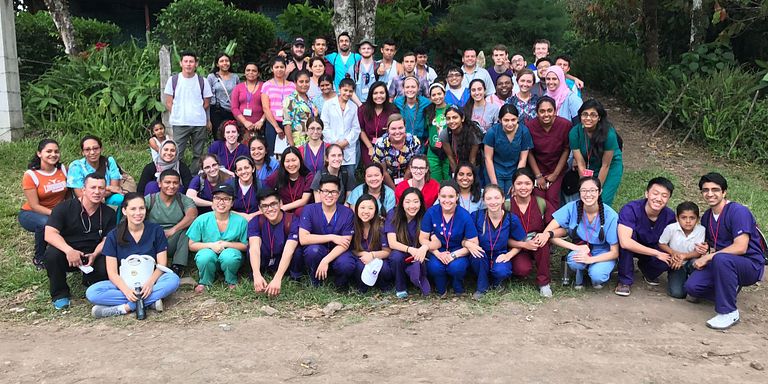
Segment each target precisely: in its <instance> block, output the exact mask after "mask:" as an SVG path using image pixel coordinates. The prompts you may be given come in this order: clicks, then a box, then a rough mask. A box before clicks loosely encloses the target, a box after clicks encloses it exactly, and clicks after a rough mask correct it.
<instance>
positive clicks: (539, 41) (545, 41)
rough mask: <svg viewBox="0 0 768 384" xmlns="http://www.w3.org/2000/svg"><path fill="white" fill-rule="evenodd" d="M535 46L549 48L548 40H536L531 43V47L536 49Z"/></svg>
mask: <svg viewBox="0 0 768 384" xmlns="http://www.w3.org/2000/svg"><path fill="white" fill-rule="evenodd" d="M536 44H546V45H547V46H550V45H551V44H550V43H549V40H547V39H536V40H534V41H533V47H534V48H536Z"/></svg>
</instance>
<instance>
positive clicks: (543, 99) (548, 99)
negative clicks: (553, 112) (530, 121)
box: [536, 96, 557, 112]
mask: <svg viewBox="0 0 768 384" xmlns="http://www.w3.org/2000/svg"><path fill="white" fill-rule="evenodd" d="M544 103H550V104H552V108H554V109H557V102H556V101H555V99H553V98H552V97H550V96H542V97H540V98H539V100H538V101H537V102H536V112H539V108H541V105H542V104H544Z"/></svg>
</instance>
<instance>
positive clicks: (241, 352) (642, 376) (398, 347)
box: [0, 99, 768, 384]
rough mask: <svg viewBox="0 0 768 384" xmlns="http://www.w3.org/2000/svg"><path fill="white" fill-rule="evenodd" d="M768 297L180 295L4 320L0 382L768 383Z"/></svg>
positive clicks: (627, 128) (639, 138) (644, 148)
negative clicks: (363, 303) (103, 313)
mask: <svg viewBox="0 0 768 384" xmlns="http://www.w3.org/2000/svg"><path fill="white" fill-rule="evenodd" d="M604 102H606V104H608V106H609V108H610V109H609V115H610V117H611V118H612V119H613V120H614V123H615V125H616V126H617V127H619V130H620V132H621V134H622V136H623V138H624V141H625V153H626V154H625V158H624V159H625V167H626V168H627V169H639V168H643V169H647V168H648V167H649V166H659V167H661V168H665V169H667V170H669V171H670V172H672V173H675V174H680V175H682V173H681V172H683V171H684V170H685V171H686V172H688V171H692V170H696V171H698V170H700V169H703V163H702V162H701V160H695V158H696V156H690V157H689V156H680V153H683V152H685V153H689V154H690V153H694V152H695V149H693V148H674V147H667V146H666V145H662V144H660V143H661V142H663V141H661V140H658V139H655V140H650V141H649V136H650V133H651V132H652V129H653V127H655V124H656V123H655V122H647V123H646V124H645V125H643V124H642V123H643V118H642V117H638V116H635V115H632V114H631V112H628V111H626V110H625V109H623V107H619V106H616V105H615V104H614V102H613V101H612V100H610V99H604ZM616 108H620V109H616ZM649 126H650V128H649ZM651 154H653V155H654V156H650V155H651ZM681 180H684V179H683V178H681ZM682 187H683V188H685V189H690V187H692V186H685V185H684V186H682ZM612 280H613V281H615V277H614V278H613V279H612ZM662 280H664V279H663V278H662ZM636 281H637V279H636ZM611 288H612V284H611ZM556 293H557V292H556ZM767 298H768V290H766V289H765V288H764V287H761V286H756V287H749V288H746V289H744V290H743V291H742V293H741V294H740V295H739V308H740V310H741V313H742V315H741V316H742V320H741V323H740V324H739V325H737V326H735V327H734V328H732V329H731V330H728V331H725V332H718V331H713V330H710V329H707V328H706V326H705V324H704V322H705V321H706V320H707V319H709V318H710V317H711V316H712V315H714V310H713V307H712V304H711V303H702V304H690V303H688V302H685V301H681V300H674V299H671V298H669V297H667V296H666V294H665V286H664V285H663V284H662V286H660V287H648V286H646V285H645V284H644V283H643V282H642V280H641V279H640V280H639V282H637V283H635V285H634V287H633V293H632V296H630V297H628V298H622V297H618V296H616V295H614V294H613V293H612V292H611V290H610V289H605V290H603V291H600V292H587V293H586V294H584V295H580V296H579V297H575V298H574V297H569V298H562V297H561V298H558V297H557V296H556V298H555V299H552V300H547V301H544V302H535V303H530V304H522V303H512V302H502V303H501V304H498V305H495V306H493V305H482V304H475V303H472V302H471V300H468V299H459V300H437V299H430V300H422V299H413V300H408V301H405V302H395V303H393V304H385V305H381V306H379V307H377V308H375V309H374V310H372V311H366V312H362V311H358V310H356V309H354V308H353V309H343V310H341V311H339V312H337V313H336V314H334V315H332V316H303V315H301V314H296V313H277V314H276V315H274V316H258V317H256V316H254V317H250V316H242V317H245V318H243V319H226V318H225V319H224V320H222V319H221V318H213V319H208V320H205V318H203V319H200V320H193V321H183V320H180V317H183V316H186V315H185V312H183V311H182V310H178V309H174V306H173V301H172V302H171V303H169V304H170V305H168V306H169V307H170V309H169V310H168V311H166V313H164V314H163V315H161V316H157V315H156V314H155V313H150V315H151V316H155V317H156V319H161V320H160V321H157V320H155V321H148V322H144V323H137V322H135V321H131V320H130V319H124V320H122V321H119V320H118V321H113V320H105V321H93V322H90V321H85V322H75V323H69V322H66V321H64V320H53V321H43V322H40V323H39V324H37V325H29V326H25V325H21V324H19V323H8V324H4V326H3V327H2V330H0V383H38V384H43V383H101V382H107V381H109V382H120V383H128V382H140V381H147V382H167V383H171V382H172V383H176V382H184V383H203V382H215V383H218V382H248V383H250V382H254V383H266V382H308V383H326V382H355V383H374V382H375V383H389V382H407V383H411V382H417V383H433V382H441V383H465V382H480V383H507V382H511V381H513V380H514V381H517V382H524V383H527V382H536V383H569V382H579V381H583V382H603V383H666V382H674V383H696V384H701V383H736V382H743V383H766V382H768V373H766V371H765V367H766V366H768V353H767V352H768V327H767V325H768V324H767V323H768V304H766V299H767ZM177 300H181V301H186V298H184V296H183V295H182V297H181V299H177ZM202 304H203V305H204V304H205V303H202ZM212 305H216V304H215V300H213V303H212ZM315 312H317V311H315ZM163 319H167V320H163ZM187 320H189V319H187Z"/></svg>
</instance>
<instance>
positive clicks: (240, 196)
mask: <svg viewBox="0 0 768 384" xmlns="http://www.w3.org/2000/svg"><path fill="white" fill-rule="evenodd" d="M229 185H231V186H232V187H233V188H234V189H235V196H234V197H233V199H234V200H233V204H232V210H233V211H235V212H240V213H254V212H256V211H258V210H259V198H258V197H257V196H256V195H257V189H258V188H257V187H256V183H255V182H254V183H251V187H250V188H248V190H247V191H245V192H243V188H242V186H241V185H240V183H239V182H238V181H237V179H231V180H230V181H229Z"/></svg>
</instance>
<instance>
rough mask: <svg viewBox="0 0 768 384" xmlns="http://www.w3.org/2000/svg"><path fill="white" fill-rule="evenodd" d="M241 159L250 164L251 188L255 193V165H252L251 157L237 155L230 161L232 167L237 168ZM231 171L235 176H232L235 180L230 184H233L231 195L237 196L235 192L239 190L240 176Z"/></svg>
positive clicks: (256, 184)
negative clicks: (233, 193)
mask: <svg viewBox="0 0 768 384" xmlns="http://www.w3.org/2000/svg"><path fill="white" fill-rule="evenodd" d="M243 160H245V161H247V162H248V164H250V165H251V169H253V177H252V179H251V188H253V190H254V191H255V192H256V193H258V192H259V191H258V190H257V188H258V182H257V180H256V179H257V177H256V166H255V165H254V162H253V159H251V157H250V156H238V157H237V158H236V159H235V161H234V162H233V163H232V169H237V163H239V162H241V161H243ZM233 173H234V174H235V177H234V179H235V182H234V183H233V184H232V186H233V189H234V190H235V195H234V196H232V197H237V193H238V191H240V188H238V187H237V186H238V183H239V182H240V176H238V175H237V172H233ZM213 193H214V194H215V193H216V192H215V191H214V192H213Z"/></svg>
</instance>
